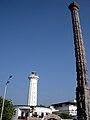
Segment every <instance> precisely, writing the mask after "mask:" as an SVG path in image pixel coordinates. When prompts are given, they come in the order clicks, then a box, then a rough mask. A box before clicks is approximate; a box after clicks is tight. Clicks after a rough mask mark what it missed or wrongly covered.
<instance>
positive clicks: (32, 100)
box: [27, 72, 39, 106]
mask: <svg viewBox="0 0 90 120" xmlns="http://www.w3.org/2000/svg"><path fill="white" fill-rule="evenodd" d="M28 79H29V88H28V99H27V105H30V106H36V105H37V82H38V79H39V76H38V75H37V73H36V72H31V74H30V75H29V77H28Z"/></svg>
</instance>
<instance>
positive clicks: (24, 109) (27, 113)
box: [12, 105, 52, 120]
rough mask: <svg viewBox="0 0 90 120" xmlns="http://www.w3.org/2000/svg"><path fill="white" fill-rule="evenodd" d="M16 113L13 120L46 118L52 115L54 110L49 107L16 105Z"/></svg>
mask: <svg viewBox="0 0 90 120" xmlns="http://www.w3.org/2000/svg"><path fill="white" fill-rule="evenodd" d="M14 107H15V111H14V115H13V118H12V120H19V119H26V118H30V117H32V116H33V117H37V118H44V116H46V115H48V114H52V109H51V108H48V107H34V108H31V107H30V106H28V105H15V106H14Z"/></svg>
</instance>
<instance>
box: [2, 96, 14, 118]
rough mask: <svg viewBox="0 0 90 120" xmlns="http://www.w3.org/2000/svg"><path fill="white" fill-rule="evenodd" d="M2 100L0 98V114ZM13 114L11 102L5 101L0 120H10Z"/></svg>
mask: <svg viewBox="0 0 90 120" xmlns="http://www.w3.org/2000/svg"><path fill="white" fill-rule="evenodd" d="M2 102H3V98H2V97H0V114H1V109H2ZM13 112H14V107H13V104H12V102H11V101H9V100H6V99H5V104H4V110H3V116H2V120H11V118H12V115H13Z"/></svg>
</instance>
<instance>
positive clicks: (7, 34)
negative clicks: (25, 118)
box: [0, 0, 90, 105]
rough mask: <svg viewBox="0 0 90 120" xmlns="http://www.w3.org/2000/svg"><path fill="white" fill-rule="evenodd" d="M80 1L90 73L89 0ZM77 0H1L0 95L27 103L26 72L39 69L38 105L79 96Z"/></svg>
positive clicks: (19, 102) (27, 74)
mask: <svg viewBox="0 0 90 120" xmlns="http://www.w3.org/2000/svg"><path fill="white" fill-rule="evenodd" d="M76 1H77V2H78V3H79V4H80V10H79V15H80V21H81V27H82V33H83V39H84V45H85V51H86V58H87V64H88V70H89V76H90V52H89V51H90V14H89V12H90V0H83V1H82V0H76ZM72 2H73V0H0V96H3V92H4V86H5V82H6V80H7V79H8V77H9V75H12V76H13V77H12V79H11V82H10V84H8V89H7V94H6V98H7V99H11V100H12V102H13V104H27V93H28V83H29V80H28V76H29V74H30V73H31V72H32V71H36V72H37V73H38V75H39V77H40V79H39V81H38V104H44V105H50V104H53V103H58V102H62V101H68V100H72V99H74V98H75V93H76V91H75V90H76V68H75V55H74V40H73V31H72V22H71V13H70V11H69V9H68V5H69V4H70V3H72Z"/></svg>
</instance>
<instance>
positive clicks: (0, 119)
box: [0, 75, 12, 120]
mask: <svg viewBox="0 0 90 120" xmlns="http://www.w3.org/2000/svg"><path fill="white" fill-rule="evenodd" d="M11 78H12V75H10V76H9V78H8V80H7V81H6V83H5V89H4V97H3V103H2V110H1V117H0V120H2V115H3V109H4V103H5V97H6V91H7V85H8V84H9V83H10V79H11Z"/></svg>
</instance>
